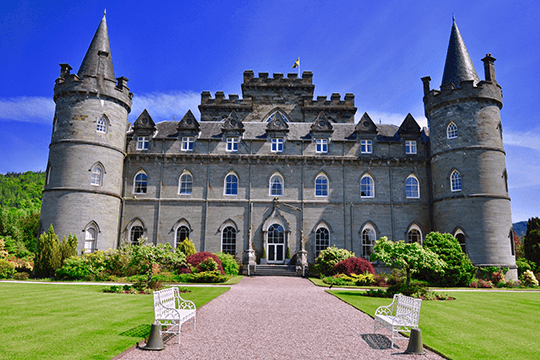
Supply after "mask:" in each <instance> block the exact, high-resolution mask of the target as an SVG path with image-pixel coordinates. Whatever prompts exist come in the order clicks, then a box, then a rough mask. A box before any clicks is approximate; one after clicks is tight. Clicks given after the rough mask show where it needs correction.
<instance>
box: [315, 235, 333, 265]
mask: <svg viewBox="0 0 540 360" xmlns="http://www.w3.org/2000/svg"><path fill="white" fill-rule="evenodd" d="M329 246H330V232H329V231H328V229H327V228H325V227H320V228H318V229H317V231H316V232H315V259H316V258H318V257H319V254H320V253H321V251H322V250H325V249H326V248H327V247H329Z"/></svg>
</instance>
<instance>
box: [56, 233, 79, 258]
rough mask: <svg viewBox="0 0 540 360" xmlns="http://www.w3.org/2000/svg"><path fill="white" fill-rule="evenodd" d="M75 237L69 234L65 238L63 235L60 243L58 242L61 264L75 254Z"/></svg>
mask: <svg viewBox="0 0 540 360" xmlns="http://www.w3.org/2000/svg"><path fill="white" fill-rule="evenodd" d="M77 244H78V241H77V237H76V236H74V235H71V234H69V236H68V238H67V240H66V237H65V236H64V239H63V240H62V243H61V244H60V254H61V257H62V260H61V262H62V264H63V263H64V261H65V260H66V259H69V258H70V257H72V256H77Z"/></svg>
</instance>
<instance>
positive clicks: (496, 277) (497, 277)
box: [491, 270, 506, 287]
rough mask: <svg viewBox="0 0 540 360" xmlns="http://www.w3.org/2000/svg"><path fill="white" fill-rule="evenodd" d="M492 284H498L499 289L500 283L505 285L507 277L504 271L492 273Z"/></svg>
mask: <svg viewBox="0 0 540 360" xmlns="http://www.w3.org/2000/svg"><path fill="white" fill-rule="evenodd" d="M491 282H492V283H494V284H497V287H500V286H499V283H501V282H502V283H503V284H504V283H505V282H506V277H505V276H504V274H503V271H502V270H499V271H496V272H492V273H491Z"/></svg>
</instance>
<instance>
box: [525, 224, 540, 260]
mask: <svg viewBox="0 0 540 360" xmlns="http://www.w3.org/2000/svg"><path fill="white" fill-rule="evenodd" d="M523 248H524V250H525V258H526V259H527V260H530V261H533V262H534V263H536V264H540V218H537V217H535V218H530V219H529V221H527V233H526V234H525V239H524V240H523Z"/></svg>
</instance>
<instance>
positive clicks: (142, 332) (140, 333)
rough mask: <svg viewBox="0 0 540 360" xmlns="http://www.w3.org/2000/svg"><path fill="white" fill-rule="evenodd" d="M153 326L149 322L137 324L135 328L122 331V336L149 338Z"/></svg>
mask: <svg viewBox="0 0 540 360" xmlns="http://www.w3.org/2000/svg"><path fill="white" fill-rule="evenodd" d="M151 328H152V325H149V324H141V325H139V326H135V327H134V328H131V329H129V330H127V331H124V332H121V333H120V334H119V335H120V336H130V337H142V338H147V337H148V336H150V329H151Z"/></svg>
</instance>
